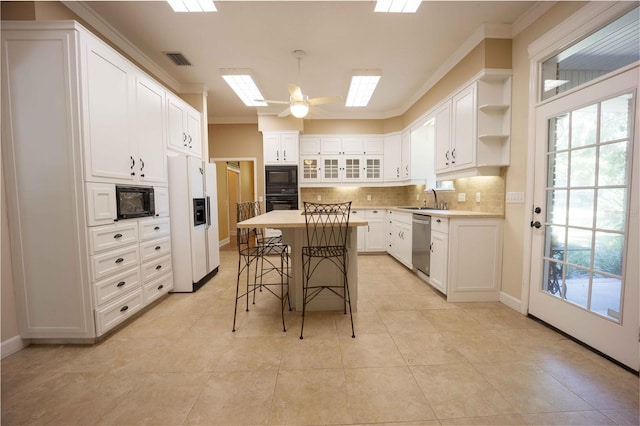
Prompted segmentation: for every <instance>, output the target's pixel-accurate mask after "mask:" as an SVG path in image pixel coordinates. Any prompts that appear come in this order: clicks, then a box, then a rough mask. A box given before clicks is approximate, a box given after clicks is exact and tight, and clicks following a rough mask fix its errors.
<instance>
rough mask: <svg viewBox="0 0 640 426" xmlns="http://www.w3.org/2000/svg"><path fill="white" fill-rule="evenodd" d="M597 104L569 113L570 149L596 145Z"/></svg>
mask: <svg viewBox="0 0 640 426" xmlns="http://www.w3.org/2000/svg"><path fill="white" fill-rule="evenodd" d="M597 125H598V104H595V105H589V106H588V107H585V108H582V109H579V110H576V111H573V112H572V113H571V148H578V147H580V146H586V145H593V144H595V143H596V129H597V127H598V126H597Z"/></svg>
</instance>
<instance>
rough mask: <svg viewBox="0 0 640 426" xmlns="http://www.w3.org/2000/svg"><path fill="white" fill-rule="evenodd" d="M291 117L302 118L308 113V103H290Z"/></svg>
mask: <svg viewBox="0 0 640 426" xmlns="http://www.w3.org/2000/svg"><path fill="white" fill-rule="evenodd" d="M289 108H290V110H291V115H293V116H294V117H296V118H304V117H306V116H307V114H308V113H309V103H308V102H307V101H291V106H290V107H289Z"/></svg>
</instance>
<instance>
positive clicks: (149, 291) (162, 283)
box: [142, 274, 173, 306]
mask: <svg viewBox="0 0 640 426" xmlns="http://www.w3.org/2000/svg"><path fill="white" fill-rule="evenodd" d="M172 289H173V275H172V274H166V275H165V276H164V277H161V278H159V279H157V280H154V281H152V282H150V283H148V284H145V285H144V287H143V288H142V294H143V296H144V304H145V306H146V305H148V304H149V303H152V302H153V301H155V300H156V299H158V298H159V297H161V296H162V295H164V294H167V293H168V292H169V290H172Z"/></svg>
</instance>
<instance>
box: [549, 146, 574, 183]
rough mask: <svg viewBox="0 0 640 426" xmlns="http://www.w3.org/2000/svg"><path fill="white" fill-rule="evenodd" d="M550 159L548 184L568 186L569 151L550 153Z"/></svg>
mask: <svg viewBox="0 0 640 426" xmlns="http://www.w3.org/2000/svg"><path fill="white" fill-rule="evenodd" d="M548 159H549V161H548V166H547V169H548V170H549V176H548V182H549V183H548V186H552V187H555V188H558V187H561V188H566V187H567V183H568V176H569V153H568V152H560V153H557V154H549V156H548Z"/></svg>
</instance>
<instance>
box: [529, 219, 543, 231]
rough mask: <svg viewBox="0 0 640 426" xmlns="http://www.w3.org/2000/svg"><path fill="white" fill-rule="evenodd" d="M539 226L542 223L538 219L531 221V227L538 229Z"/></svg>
mask: <svg viewBox="0 0 640 426" xmlns="http://www.w3.org/2000/svg"><path fill="white" fill-rule="evenodd" d="M541 226H542V224H541V223H540V222H539V221H537V220H536V221H535V222H534V221H531V227H532V228H536V229H539V228H540V227H541Z"/></svg>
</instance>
